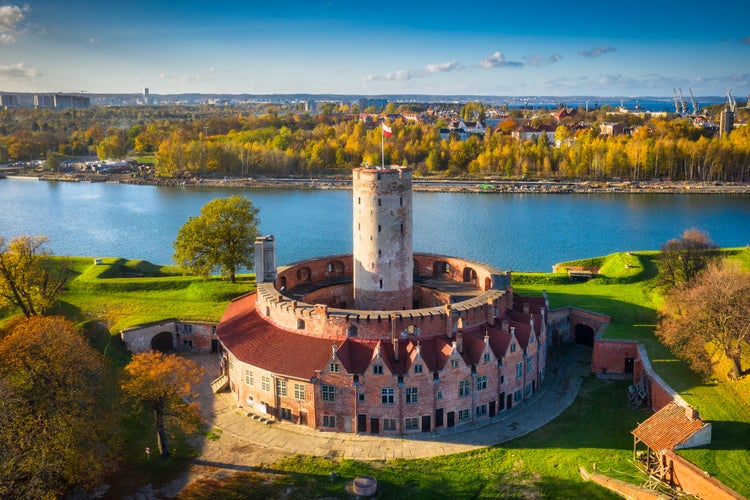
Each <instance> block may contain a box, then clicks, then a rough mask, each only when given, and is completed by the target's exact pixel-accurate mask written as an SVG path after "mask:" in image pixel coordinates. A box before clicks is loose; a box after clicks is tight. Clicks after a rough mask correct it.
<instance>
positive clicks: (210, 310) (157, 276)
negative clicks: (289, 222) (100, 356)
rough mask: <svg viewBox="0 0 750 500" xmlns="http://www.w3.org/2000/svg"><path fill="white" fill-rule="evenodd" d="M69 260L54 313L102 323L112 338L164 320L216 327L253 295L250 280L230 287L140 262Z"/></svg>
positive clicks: (252, 280) (219, 281)
mask: <svg viewBox="0 0 750 500" xmlns="http://www.w3.org/2000/svg"><path fill="white" fill-rule="evenodd" d="M70 260H71V265H72V269H73V273H72V276H71V280H70V282H69V283H68V286H67V287H66V290H65V292H64V293H63V295H62V297H61V300H60V303H59V305H58V306H57V309H56V310H55V311H53V313H55V314H63V315H65V316H67V317H68V318H70V319H71V320H73V321H87V320H91V319H101V320H105V321H107V323H108V324H109V327H110V329H111V330H112V332H113V333H114V332H119V331H120V330H122V329H123V328H127V327H130V326H134V325H140V324H144V323H151V322H153V321H160V320H163V319H168V318H179V319H183V320H201V321H218V320H219V319H220V318H221V315H222V314H223V313H224V309H226V306H227V303H228V302H229V301H230V300H232V299H233V298H234V297H237V296H238V295H241V294H243V293H247V292H249V291H252V290H254V289H255V278H254V277H253V276H244V275H243V276H239V278H238V283H236V284H231V283H228V282H227V281H224V280H222V279H220V278H218V277H212V278H209V279H207V280H206V279H203V278H200V277H197V276H184V275H182V273H181V271H180V268H178V267H174V266H156V265H154V264H151V263H149V262H146V261H143V260H125V259H118V258H108V259H107V258H105V259H102V263H101V264H100V265H94V264H93V262H94V261H93V259H90V258H86V257H74V258H72V259H70Z"/></svg>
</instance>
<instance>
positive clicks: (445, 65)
mask: <svg viewBox="0 0 750 500" xmlns="http://www.w3.org/2000/svg"><path fill="white" fill-rule="evenodd" d="M459 69H461V66H460V65H459V64H458V62H456V61H447V62H442V63H437V64H428V65H427V66H425V67H424V68H422V69H417V70H406V69H401V70H398V71H393V72H390V73H386V74H385V75H372V74H370V75H367V76H366V77H364V78H363V79H362V81H365V82H408V81H411V80H414V79H415V78H424V77H427V76H431V75H434V74H436V73H447V72H450V71H456V70H459Z"/></svg>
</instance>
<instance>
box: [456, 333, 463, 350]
mask: <svg viewBox="0 0 750 500" xmlns="http://www.w3.org/2000/svg"><path fill="white" fill-rule="evenodd" d="M456 349H458V352H459V353H460V354H463V353H464V334H463V333H461V332H456Z"/></svg>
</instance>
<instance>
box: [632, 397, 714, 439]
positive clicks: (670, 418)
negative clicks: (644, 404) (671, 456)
mask: <svg viewBox="0 0 750 500" xmlns="http://www.w3.org/2000/svg"><path fill="white" fill-rule="evenodd" d="M688 411H692V408H690V409H686V408H685V407H684V406H680V405H678V404H677V403H675V402H672V403H669V404H668V405H666V406H664V407H663V408H662V409H661V410H659V411H657V412H656V413H654V414H653V415H651V416H650V417H649V418H647V419H646V420H645V421H644V422H642V423H641V424H640V425H639V426H638V427H636V428H635V430H634V431H633V432H632V434H633V435H634V436H635V437H637V438H638V439H640V440H641V441H643V442H644V443H645V444H646V446H648V447H649V448H651V449H652V450H654V451H661V450H673V449H674V448H675V447H676V446H678V445H679V444H681V443H684V442H685V441H687V440H688V439H689V438H690V437H691V436H692V435H693V434H695V433H696V432H698V431H699V430H701V429H702V428H703V426H704V425H706V424H705V423H704V422H703V420H701V419H700V418H699V417H697V416H696V417H695V418H689V417H688V415H687V412H688Z"/></svg>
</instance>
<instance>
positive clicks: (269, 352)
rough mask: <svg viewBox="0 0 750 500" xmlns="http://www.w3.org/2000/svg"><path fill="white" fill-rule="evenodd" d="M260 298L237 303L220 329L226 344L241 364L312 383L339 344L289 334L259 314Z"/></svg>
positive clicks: (225, 316) (233, 305) (227, 313)
mask: <svg viewBox="0 0 750 500" xmlns="http://www.w3.org/2000/svg"><path fill="white" fill-rule="evenodd" d="M256 297H257V296H256V294H254V293H253V294H249V295H244V296H242V297H240V298H238V299H235V300H233V301H232V302H231V303H230V304H229V306H228V307H227V309H226V311H224V315H223V316H222V318H221V322H220V323H219V326H218V327H217V329H216V335H217V336H218V337H219V339H220V340H221V342H222V344H224V346H225V347H226V348H227V349H228V350H229V351H231V352H232V354H234V356H236V357H237V359H239V360H240V361H243V362H245V363H249V364H251V365H253V366H257V367H258V368H262V369H263V370H268V371H270V372H272V373H283V374H285V375H289V376H290V377H296V378H300V379H310V378H312V377H313V376H314V375H315V370H320V369H322V368H323V367H324V366H325V364H326V363H327V362H328V360H330V359H331V355H332V353H333V350H332V349H331V346H332V345H335V344H336V343H337V342H336V341H333V340H330V339H319V338H315V337H309V336H306V335H297V334H294V333H290V332H287V331H285V330H282V329H280V328H277V327H275V326H273V325H272V324H271V323H268V322H266V321H265V320H264V319H263V318H262V317H261V316H260V315H259V314H258V312H257V311H256V310H255V301H256Z"/></svg>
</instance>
